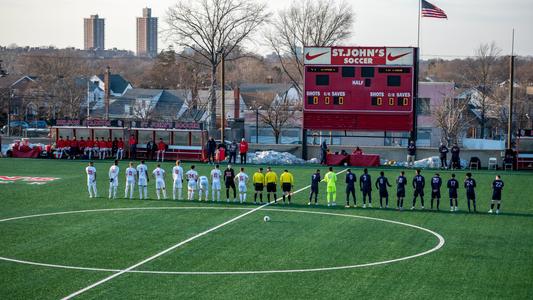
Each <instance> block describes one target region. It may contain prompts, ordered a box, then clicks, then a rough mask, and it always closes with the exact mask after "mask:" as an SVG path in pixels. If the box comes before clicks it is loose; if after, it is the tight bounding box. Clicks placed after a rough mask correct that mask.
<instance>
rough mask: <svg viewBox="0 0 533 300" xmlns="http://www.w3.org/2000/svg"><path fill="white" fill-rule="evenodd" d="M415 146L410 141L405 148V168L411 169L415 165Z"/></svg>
mask: <svg viewBox="0 0 533 300" xmlns="http://www.w3.org/2000/svg"><path fill="white" fill-rule="evenodd" d="M415 157H416V145H415V142H414V141H410V142H409V145H408V146H407V167H410V168H412V167H413V164H414V163H415Z"/></svg>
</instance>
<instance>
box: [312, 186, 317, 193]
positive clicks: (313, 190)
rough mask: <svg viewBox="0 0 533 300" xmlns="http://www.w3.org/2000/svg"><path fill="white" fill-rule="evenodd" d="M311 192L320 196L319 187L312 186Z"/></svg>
mask: <svg viewBox="0 0 533 300" xmlns="http://www.w3.org/2000/svg"><path fill="white" fill-rule="evenodd" d="M311 192H312V193H315V194H318V185H315V186H311Z"/></svg>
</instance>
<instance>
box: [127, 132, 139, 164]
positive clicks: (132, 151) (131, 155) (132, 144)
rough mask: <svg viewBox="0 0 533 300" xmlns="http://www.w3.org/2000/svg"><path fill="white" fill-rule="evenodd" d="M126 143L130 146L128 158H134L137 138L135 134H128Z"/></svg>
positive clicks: (135, 156)
mask: <svg viewBox="0 0 533 300" xmlns="http://www.w3.org/2000/svg"><path fill="white" fill-rule="evenodd" d="M128 144H129V146H130V149H129V150H130V153H129V158H130V159H136V158H137V140H136V139H135V136H134V135H133V134H132V135H131V136H130V140H129V141H128Z"/></svg>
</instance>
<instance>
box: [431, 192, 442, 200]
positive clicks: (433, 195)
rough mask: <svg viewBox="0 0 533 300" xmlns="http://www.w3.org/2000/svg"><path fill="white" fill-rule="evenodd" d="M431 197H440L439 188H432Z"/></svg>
mask: <svg viewBox="0 0 533 300" xmlns="http://www.w3.org/2000/svg"><path fill="white" fill-rule="evenodd" d="M431 198H432V199H435V198H437V199H440V191H439V190H437V191H435V190H432V191H431Z"/></svg>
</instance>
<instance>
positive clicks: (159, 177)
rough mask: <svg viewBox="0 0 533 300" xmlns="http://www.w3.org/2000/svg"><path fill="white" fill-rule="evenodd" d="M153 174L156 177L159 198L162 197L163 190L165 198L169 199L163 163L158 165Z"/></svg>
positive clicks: (156, 191) (156, 189)
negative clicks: (162, 167)
mask: <svg viewBox="0 0 533 300" xmlns="http://www.w3.org/2000/svg"><path fill="white" fill-rule="evenodd" d="M152 174H153V175H154V178H155V193H156V194H157V199H158V200H159V199H161V197H160V192H161V191H162V192H163V199H167V190H166V189H165V170H163V169H161V165H159V164H158V165H157V168H155V170H154V171H152Z"/></svg>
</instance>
